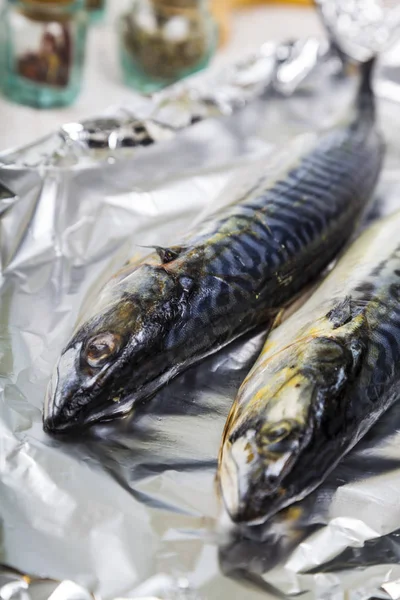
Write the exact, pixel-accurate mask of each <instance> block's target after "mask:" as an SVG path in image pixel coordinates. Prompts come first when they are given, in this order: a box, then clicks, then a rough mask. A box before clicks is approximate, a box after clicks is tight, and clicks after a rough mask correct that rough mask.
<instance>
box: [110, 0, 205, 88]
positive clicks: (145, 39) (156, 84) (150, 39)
mask: <svg viewBox="0 0 400 600" xmlns="http://www.w3.org/2000/svg"><path fill="white" fill-rule="evenodd" d="M216 43H217V26H216V22H215V21H214V18H213V16H212V13H211V11H210V8H209V5H208V2H207V1H206V0H133V2H132V5H131V8H130V10H129V12H127V13H125V14H124V15H123V16H122V17H121V19H120V22H119V45H120V60H121V65H122V71H123V77H124V81H125V83H126V84H127V85H129V86H131V87H134V88H136V89H138V90H139V91H141V92H143V93H152V92H155V91H157V90H159V89H161V88H163V87H165V86H166V85H169V84H171V83H173V82H175V81H177V80H179V79H182V78H183V77H186V76H188V75H190V74H192V73H195V72H196V71H199V70H201V69H203V68H204V67H206V66H207V65H208V63H209V61H210V58H211V57H212V55H213V54H214V51H215V48H216Z"/></svg>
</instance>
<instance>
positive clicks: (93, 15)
mask: <svg viewBox="0 0 400 600" xmlns="http://www.w3.org/2000/svg"><path fill="white" fill-rule="evenodd" d="M114 2H115V0H114ZM86 9H87V11H88V12H89V17H90V22H91V23H97V22H98V21H101V20H102V18H103V17H104V15H105V12H106V0H86Z"/></svg>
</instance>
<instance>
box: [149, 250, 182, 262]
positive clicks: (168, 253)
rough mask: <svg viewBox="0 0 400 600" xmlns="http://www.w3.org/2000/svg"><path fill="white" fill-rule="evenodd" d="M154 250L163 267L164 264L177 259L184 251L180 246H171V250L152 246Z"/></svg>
mask: <svg viewBox="0 0 400 600" xmlns="http://www.w3.org/2000/svg"><path fill="white" fill-rule="evenodd" d="M154 250H155V251H156V252H157V254H158V256H159V257H160V258H161V262H162V264H163V265H165V264H166V263H169V262H171V261H173V260H175V259H176V258H178V257H179V256H180V255H181V254H182V252H183V251H184V248H182V247H181V246H171V248H164V247H163V246H154Z"/></svg>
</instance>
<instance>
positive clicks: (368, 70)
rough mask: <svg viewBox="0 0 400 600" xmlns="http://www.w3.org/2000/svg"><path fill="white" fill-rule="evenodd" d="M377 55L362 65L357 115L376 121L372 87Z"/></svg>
mask: <svg viewBox="0 0 400 600" xmlns="http://www.w3.org/2000/svg"><path fill="white" fill-rule="evenodd" d="M375 63H376V56H373V57H372V58H371V59H370V60H368V61H367V62H365V63H363V64H362V65H361V67H360V77H361V80H360V84H359V88H358V93H357V100H356V109H357V116H358V117H359V118H361V119H362V120H368V121H370V122H373V121H375V112H376V110H375V95H374V91H373V87H372V76H373V71H374V67H375Z"/></svg>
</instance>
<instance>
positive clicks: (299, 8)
mask: <svg viewBox="0 0 400 600" xmlns="http://www.w3.org/2000/svg"><path fill="white" fill-rule="evenodd" d="M85 2H86V5H85V6H83V4H84V3H85ZM88 7H89V13H90V14H89V18H87V23H86V22H85V23H84V19H85V17H84V16H83V13H84V12H86V13H87V8H88ZM0 10H1V21H0V43H1V57H2V65H1V89H2V93H1V95H0V151H4V150H6V149H9V148H15V147H18V146H20V145H23V144H27V143H29V142H31V141H33V140H35V139H37V138H38V137H41V136H43V135H46V134H48V133H50V132H51V131H54V130H55V129H57V128H58V127H59V126H60V125H61V124H63V123H66V122H70V121H76V120H82V119H84V118H86V117H90V116H95V115H99V114H101V113H102V111H104V110H105V109H106V108H107V107H109V106H112V105H116V104H118V105H120V104H127V105H132V103H134V102H135V99H138V98H139V97H140V96H139V95H140V94H143V93H151V92H156V91H158V90H159V89H162V88H163V87H165V86H166V85H168V84H170V83H172V82H173V81H175V80H179V79H181V78H183V77H185V76H187V75H190V74H191V73H193V72H195V71H198V70H201V69H202V68H204V67H205V66H208V65H209V66H210V68H211V69H212V70H214V69H216V70H221V68H222V69H223V68H224V66H227V65H229V64H231V63H232V62H234V61H237V60H239V59H240V58H242V57H245V56H246V54H248V53H249V51H252V50H257V49H258V48H259V47H260V45H261V44H262V43H264V42H265V41H266V40H287V39H288V38H289V39H290V38H292V37H293V38H299V37H300V38H302V37H307V36H316V37H321V36H322V26H321V24H320V22H319V19H318V16H317V14H316V11H315V9H313V7H312V3H311V2H310V1H309V0H292V1H285V2H278V1H277V2H271V1H266V0H264V1H262V0H259V1H256V0H209V2H206V1H205V0H108V2H107V0H106V1H105V2H104V3H103V2H102V0H0ZM57 36H58V38H57ZM57 39H58V40H61V42H59V41H55V40H57ZM57 44H58V46H57ZM43 65H44V67H43Z"/></svg>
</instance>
